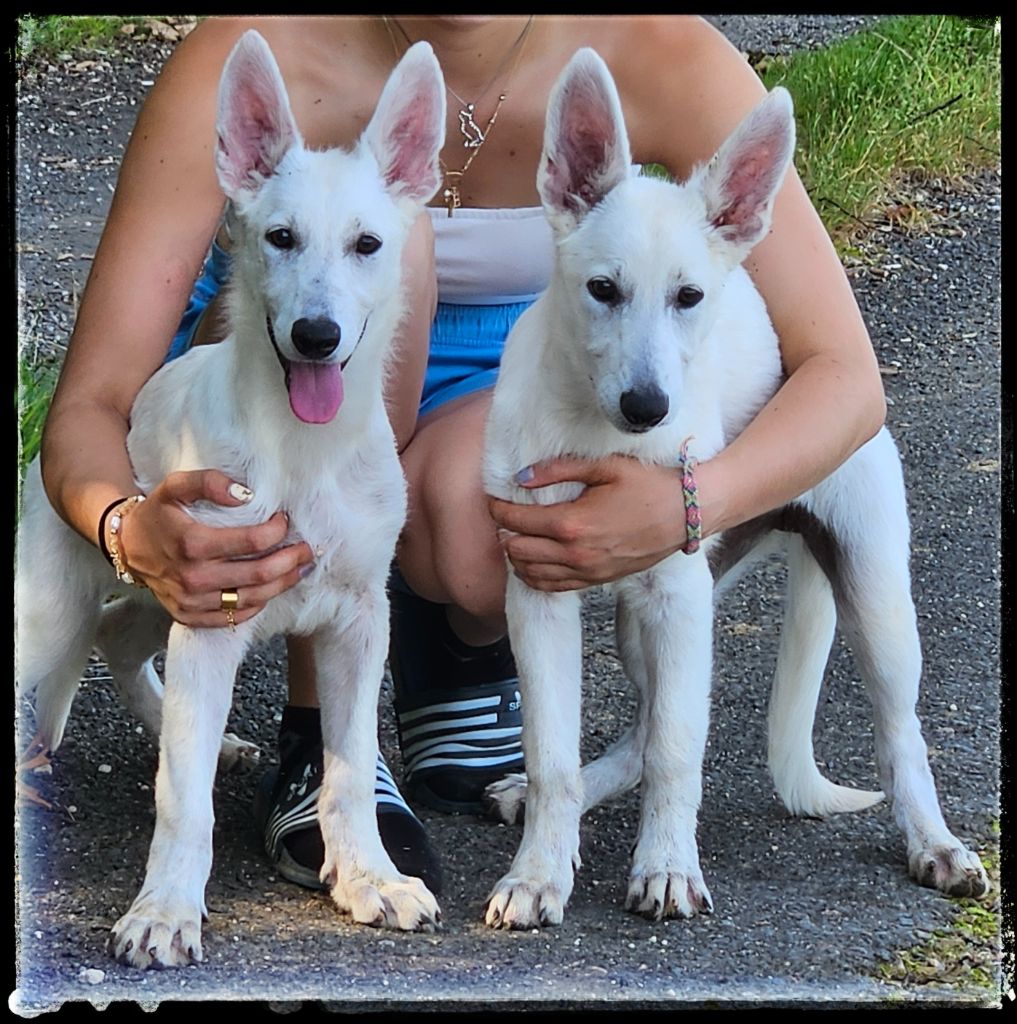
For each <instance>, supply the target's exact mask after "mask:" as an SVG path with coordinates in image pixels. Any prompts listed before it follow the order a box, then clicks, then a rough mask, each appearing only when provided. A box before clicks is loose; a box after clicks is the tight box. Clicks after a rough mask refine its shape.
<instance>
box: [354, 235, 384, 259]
mask: <svg viewBox="0 0 1017 1024" xmlns="http://www.w3.org/2000/svg"><path fill="white" fill-rule="evenodd" d="M355 248H356V250H357V254H358V255H360V256H370V255H371V253H372V252H377V251H378V250H379V249H380V248H381V239H380V238H378V237H377V236H375V235H361V236H360V237H359V238H358V239H357V244H356V246H355Z"/></svg>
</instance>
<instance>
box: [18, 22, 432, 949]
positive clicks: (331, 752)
mask: <svg viewBox="0 0 1017 1024" xmlns="http://www.w3.org/2000/svg"><path fill="white" fill-rule="evenodd" d="M217 130H218V133H219V146H218V150H217V154H216V166H217V171H218V175H219V181H220V184H221V186H222V188H223V191H224V192H225V193H226V195H227V196H228V197H229V199H230V202H231V204H232V216H231V226H232V233H233V248H232V250H231V260H232V266H233V273H232V280H231V284H230V293H229V314H230V325H231V328H232V331H231V334H230V336H229V337H228V338H227V339H226V340H225V341H224V342H222V343H221V344H219V345H211V346H203V347H200V348H196V349H194V350H193V351H192V352H190V353H189V354H188V355H186V356H185V357H183V358H180V359H178V360H176V361H174V362H172V363H170V364H169V365H167V366H165V367H164V368H163V369H162V370H161V371H160V372H159V373H158V374H156V375H155V377H153V379H152V380H151V381H150V382H149V383H148V384H147V385H146V386H145V388H143V389H142V391H141V392H140V394H139V396H138V398H137V400H136V402H135V405H134V407H133V410H132V416H131V430H130V434H129V437H128V449H129V453H130V456H131V462H132V466H133V469H134V473H135V477H136V481H137V484H138V489H139V491H140V492H141V493H145V492H148V491H150V490H151V489H152V488H154V487H155V486H156V485H157V484H158V483H159V482H160V481H161V480H163V479H164V478H165V477H166V476H167V475H168V474H170V473H173V472H175V471H181V470H194V469H201V468H205V467H215V468H217V469H219V470H222V471H223V472H225V473H227V474H228V475H230V476H232V477H233V478H234V479H237V480H242V481H245V482H246V483H247V484H248V485H249V487H250V489H251V491H252V492H253V497H252V498H251V500H250V501H249V502H248V504H246V505H244V506H241V507H237V508H225V507H220V506H214V505H211V504H208V503H201V504H199V505H195V506H192V508H191V511H192V512H193V514H194V516H195V518H196V519H199V520H200V521H201V522H204V523H207V524H212V525H230V526H238V525H250V524H255V523H260V522H264V521H265V520H266V519H267V518H269V517H270V516H271V515H272V514H274V513H275V512H276V511H277V510H280V509H281V510H284V511H285V512H286V513H287V515H288V516H289V520H290V527H291V534H290V538H288V539H289V540H293V539H303V540H305V541H306V542H307V543H308V544H309V545H310V546H311V548H312V550H313V551H314V552H315V566H314V570H313V572H312V573H311V574H310V575H309V576H308V577H307V578H306V579H304V580H303V581H302V582H301V583H299V584H298V585H297V586H296V587H294V588H293V589H291V590H289V591H287V592H286V593H284V594H282V595H281V596H279V597H277V598H275V599H274V600H272V601H271V602H270V603H269V604H268V606H267V607H266V608H265V609H264V610H263V611H262V612H261V613H260V614H259V615H257V616H254V617H253V618H250V619H248V620H246V621H244V622H242V623H241V624H239V625H237V626H236V628H235V630H230V629H227V628H222V629H193V628H188V627H184V626H182V625H180V624H176V623H174V624H172V627H171V626H170V622H169V619H168V616H167V615H166V613H165V611H164V610H163V609H162V608H161V607H160V606H158V605H157V604H156V603H155V601H154V599H152V598H151V597H150V595H148V593H147V592H142V591H139V590H136V589H131V588H128V587H124V586H122V585H121V586H119V588H117V587H116V586H115V585H114V583H113V580H112V575H111V572H110V567H109V565H108V564H107V563H106V561H105V560H104V558H103V557H102V555H101V554H100V553H99V552H98V550H97V549H96V548H95V547H94V546H92V545H91V544H89V543H87V542H86V541H84V540H83V539H82V538H81V537H79V536H78V535H77V534H76V533H74V532H73V531H72V530H70V529H69V528H68V527H67V526H66V525H65V524H64V523H63V522H62V520H60V519H59V518H58V517H57V516H56V515H55V513H54V512H53V510H52V509H51V508H50V506H49V503H48V502H47V500H46V497H45V494H44V492H43V490H42V486H41V479H40V476H39V470H38V466H37V465H36V466H34V467H33V468H32V472H31V476H30V482H29V485H28V487H27V488H26V495H25V509H24V514H23V517H22V521H21V525H20V535H19V564H18V593H17V598H18V600H17V606H18V629H19V634H18V679H19V684H20V686H21V687H22V688H23V689H24V690H26V691H31V690H33V689H34V690H37V707H36V710H37V725H38V728H39V730H40V740H41V742H42V744H43V745H44V746H46V747H48V748H49V749H51V750H52V749H56V747H57V746H58V745H59V743H60V740H61V738H62V736H63V731H64V726H65V723H66V719H67V715H68V713H69V711H70V706H71V702H72V700H73V697H74V693H75V691H76V689H77V684H78V680H79V679H80V676H81V671H82V668H83V665H84V661H85V659H86V658H87V655H88V653H89V651H90V649H91V647H92V645H93V642H94V643H95V644H96V645H97V646H99V647H100V648H101V649H103V650H104V652H106V654H107V660H108V662H109V664H110V667H111V671H112V672H113V674H114V676H115V678H116V683H117V687H118V689H119V690H120V691H121V693H122V695H123V696H124V698H125V700H126V702H127V703H128V704H129V705H130V706H131V707H132V709H134V710H135V711H136V712H137V713H138V714H139V715H141V716H142V718H143V720H144V721H145V722H146V724H148V725H149V727H150V728H151V729H153V730H155V731H159V730H160V726H161V735H160V752H159V770H158V776H157V779H156V811H157V816H156V826H155V835H154V838H153V841H152V845H151V849H150V853H149V858H148V866H147V870H146V876H145V881H144V884H143V885H142V888H141V892H140V893H139V895H138V897H137V898H136V899H135V901H134V904H133V905H132V907H131V908H130V910H129V911H128V912H127V914H125V915H124V916H123V917H122V918H121V919H120V920H119V921H118V922H117V924H116V925H115V927H114V929H113V935H112V939H111V947H112V951H113V953H114V955H116V956H117V958H118V959H120V960H121V961H123V962H125V963H130V964H133V965H135V966H138V967H148V966H174V965H180V964H186V963H188V962H189V961H191V960H200V959H201V958H202V954H201V936H200V919H201V917H202V916H203V915H204V914H205V913H206V911H205V905H204V890H205V884H206V881H207V879H208V875H209V871H210V868H211V863H212V823H213V808H212V782H213V777H214V773H215V767H216V758H217V755H218V753H219V750H220V744H221V743H222V735H223V728H224V726H225V723H226V717H227V713H228V711H229V706H230V700H231V695H232V687H233V682H234V678H235V675H236V671H237V668H238V666H239V664H240V661H241V659H242V657H243V655H244V653H245V652H246V650H247V649H248V648H249V647H250V645H251V644H252V643H254V642H255V641H258V640H263V639H267V638H269V637H271V636H273V635H275V634H277V633H281V632H288V633H294V634H305V635H311V636H312V637H313V641H314V650H315V657H316V663H317V665H318V667H319V670H318V690H319V697H320V700H321V707H322V730H323V735H324V746H325V776H324V783H323V792H322V796H321V801H320V804H319V812H320V820H321V825H322V832H323V837H324V842H325V863H324V866H323V869H322V877H323V878H324V879H326V880H327V881H328V882H329V885H330V887H331V891H332V896H333V898H334V900H335V902H336V904H337V905H338V907H339V908H340V909H341V910H343V911H347V912H349V913H350V914H351V915H352V916H353V919H354V920H356V921H359V922H365V923H368V924H385V925H388V926H390V927H395V928H401V929H421V928H432V927H433V926H434V925H435V923H436V921H437V919H438V908H437V904H436V902H435V900H434V897H433V896H432V894H431V893H430V892H429V891H428V890H427V888H426V887H425V886H424V884H423V883H422V882H421V881H420V880H419V879H416V878H410V877H407V876H404V875H401V874H400V873H399V872H398V871H397V869H396V868H395V866H394V865H393V863H392V861H391V859H390V858H389V856H388V854H387V853H386V851H385V849H384V847H383V846H382V844H381V840H380V838H379V835H378V827H377V821H376V817H375V807H374V797H373V783H374V766H375V759H376V757H377V731H376V716H377V701H378V693H379V688H380V683H381V679H382V675H383V672H384V660H385V655H386V650H387V641H388V601H387V597H386V592H385V584H386V579H387V576H388V572H389V566H390V563H391V559H392V556H393V552H394V548H395V542H396V538H397V536H398V533H399V530H400V529H401V527H402V524H403V521H404V518H405V511H406V495H405V482H404V479H403V475H402V470H401V467H400V464H399V459H398V456H397V453H396V448H395V442H394V438H393V434H392V429H391V427H390V425H389V421H388V417H387V414H386V411H385V406H384V401H383V380H384V374H385V367H386V361H387V358H388V354H389V349H390V343H391V340H392V338H393V336H394V334H395V332H396V329H397V327H398V324H399V321H400V319H401V317H402V315H403V313H404V309H403V304H402V299H401V288H400V277H401V272H402V267H401V251H402V247H403V243H404V241H405V239H406V236H407V234H408V231H409V229H410V226H411V224H412V223H413V221H414V220H415V218H416V217H417V216H418V215H419V213H420V211H421V209H422V207H423V205H424V204H425V203H426V202H427V201H428V199H430V198H431V196H432V195H433V194H434V192H435V191H436V190H437V188H438V185H439V183H440V168H439V163H438V154H439V152H440V150H441V146H442V144H443V141H444V133H445V97H444V83H443V79H442V75H441V71H440V69H439V67H438V63H437V61H436V60H435V58H434V55H433V53H432V52H431V49H430V47H429V46H427V45H426V44H423V43H421V44H418V45H417V46H414V47H412V48H411V49H410V50H408V51H407V54H406V56H405V57H404V59H403V60H402V61H401V62H400V64H399V66H398V67H397V68H396V70H395V71H394V72H393V74H392V76H391V77H390V79H389V81H388V83H387V84H386V87H385V89H384V91H383V93H382V96H381V98H380V100H379V103H378V107H377V109H376V111H375V114H374V116H373V117H372V119H371V121H370V123H369V124H368V126H367V128H366V129H365V130H364V133H363V135H362V137H361V139H360V141H359V142H358V144H357V145H356V146H355V147H353V148H352V149H350V150H349V151H346V150H342V149H334V150H328V151H321V152H316V151H312V150H309V149H307V148H305V147H304V145H303V142H302V139H301V137H300V134H299V131H298V129H297V126H296V123H295V121H294V119H293V115H292V112H291V110H290V105H289V100H288V98H287V95H286V89H285V85H284V83H283V80H282V77H281V75H280V73H279V70H278V67H277V65H276V63H275V59H274V57H273V56H272V54H271V51H270V50H269V48H268V46H267V45H266V43H265V42H264V40H263V39H262V38H261V36H260V35H258V34H257V33H256V32H248V33H246V34H245V35H244V36H243V37H242V39H241V40H240V41H239V42H238V44H237V46H236V47H235V48H234V51H233V52H232V54H231V55H230V57H229V59H228V61H227V64H226V67H225V69H224V72H223V77H222V81H221V85H220V96H219V114H218V121H217ZM57 579H59V580H61V582H62V585H61V586H60V587H57V588H53V587H51V586H48V585H47V582H48V581H52V580H57ZM115 589H119V592H120V593H121V594H122V595H123V596H122V598H121V599H120V600H119V601H117V602H115V603H113V604H106V605H104V604H103V599H104V598H105V597H106V596H107V595H108V594H109V593H110V592H111V591H113V590H115ZM241 599H242V591H241ZM241 607H242V605H241ZM167 630H168V631H169V640H168V649H167V655H166V670H165V675H166V683H165V694H164V696H163V693H162V688H161V686H160V684H159V682H158V679H157V677H156V676H155V673H154V671H153V669H152V667H151V657H152V655H153V654H154V653H156V651H157V650H158V648H159V647H160V646H161V645H162V644H164V643H165V640H166V631H167Z"/></svg>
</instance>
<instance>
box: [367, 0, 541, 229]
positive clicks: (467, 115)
mask: <svg viewBox="0 0 1017 1024" xmlns="http://www.w3.org/2000/svg"><path fill="white" fill-rule="evenodd" d="M533 17H534V16H533V15H532V14H531V15H530V17H529V19H528V20H527V22H526V24H525V25H524V26H523V30H522V32H520V33H519V36H518V38H517V39H516V41H515V42H514V43H513V44H512V45H511V46H510V47H509V49H508V52H507V53H506V54H505V56H504V57H503V58H502V59H501V61H500V63H499V64H498V67H497V69H496V70H495V72H494V75H493V76H492V77H491V80H490V81H489V82H488V83H487V85H485V86H484V88H483V89H482V90H481V92H480V95H479V96H478V97H477V99H476V100H475V101H474V102H472V103H469V102H467V101H466V100H464V99H463V98H462V97H461V96H460V95H459V94H458V93H457V92H456V91H455V90H454V89H453V88H452V86H450V85H449V84H448V82H446V83H445V88H446V89H447V90H448V91H449V92H450V93H451V94H452V96H454V97H455V99H457V100H458V101H459V103H460V104H461V107H460V110H459V131H460V133H461V134H462V136H463V139H464V140H465V141H464V142H463V148H464V149H469V150H470V151H471V152H470V155H469V156H468V157H467V158H466V163H464V164H463V166H462V167H460V168H459V170H454V169H451V168H449V167H448V166H447V165H446V164H445V161H444V160H442V161H441V169H442V172H443V173H444V175H445V188H444V190H443V191H442V194H441V195H442V199H444V200H445V207H446V209H447V210H448V215H449V216H450V217H451V216H452V214H453V213H454V212H455V211H456V210H457V209H459V207H460V206H461V205H462V199H461V196H460V193H459V185H460V182H462V180H463V175H464V174H465V173H466V172H467V171H468V170H469V169H470V164H472V163H473V161H474V159H475V158H476V156H477V153H479V152H480V147H481V146H483V144H484V143H485V142H486V141H487V136H488V133H489V132H490V131H491V129H492V128H493V127H494V123H495V121H497V120H498V113H499V112H500V110H501V105H502V104H503V103H504V102H505V100H506V99H508V90H507V88H506V90H505V91H504V92H502V93H500V94H499V96H498V103H497V105H496V106H495V108H494V112H493V113H492V114H491V117H490V119H489V120H488V122H487V124H486V125H485V126H484V127H483V128H481V127H480V125H479V124H477V122H476V121H475V120H474V117H473V114H474V111H475V110H476V108H477V104H478V103H479V102H480V101H481V100H482V99H483V98H484V97H485V96H486V95H487V93H488V90H489V89H490V88H491V86H492V85H494V83H495V82H496V81H497V80H498V77H499V75H501V73H502V71H503V70H504V69H505V65H506V64H507V63H508V60H509V58H510V57H511V56H512V54H513V53H515V61H514V62H513V64H512V68H511V69H510V71H509V74H508V79H507V80H506V85H507V84H508V83H509V82H511V81H512V76H513V75H514V74H515V72H516V68H517V67H518V66H519V60H520V58H521V57H522V54H523V46H524V44H525V43H526V38H527V36H528V35H529V34H530V29H531V28H532V26H533ZM382 21H383V22H384V23H385V28H386V29H387V30H388V36H389V39H391V40H392V48H393V51H394V52H395V55H396V59H397V60H398V59H399V56H400V54H399V46H398V44H397V43H396V38H395V35H394V34H393V32H392V24H391V23H392V22H395V26H396V28H397V29H399V32H400V34H401V35H402V37H403V39H405V40H406V44H407V46H412V45H413V42H412V40H411V39H410V37H409V36H408V35H407V34H406V29H404V28H403V27H402V25H400V24H399V22H398V21H396V20H395V19H394V18H391V19H390V18H388V17H386V16H384V15H382Z"/></svg>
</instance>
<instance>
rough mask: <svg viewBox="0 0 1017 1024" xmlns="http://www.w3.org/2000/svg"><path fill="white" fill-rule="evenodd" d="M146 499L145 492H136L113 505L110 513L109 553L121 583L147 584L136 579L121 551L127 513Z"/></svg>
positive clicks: (138, 585)
mask: <svg viewBox="0 0 1017 1024" xmlns="http://www.w3.org/2000/svg"><path fill="white" fill-rule="evenodd" d="M144 500H145V495H143V494H135V495H132V496H131V497H130V498H124V499H123V500H122V501H120V502H119V503H118V504H116V505H114V506H113V510H112V512H110V515H109V553H110V560H111V561H112V562H113V569H114V570H115V572H116V574H117V579H118V580H119V581H120V582H121V583H129V584H131V586H134V587H144V586H145V584H144V583H143V582H142V581H141V580H136V579H135V578H134V576H133V575H132V574H131V572H130V570H129V569H128V568H127V562H126V561H124V557H123V554H122V553H121V551H120V529H121V527H122V526H123V522H124V518H125V517H126V515H127V513H128V512H130V511H131V509H133V508H135V507H136V506H137V505H140V504H141V503H142V502H143V501H144Z"/></svg>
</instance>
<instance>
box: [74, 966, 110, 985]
mask: <svg viewBox="0 0 1017 1024" xmlns="http://www.w3.org/2000/svg"><path fill="white" fill-rule="evenodd" d="M78 980H79V981H87V982H88V984H89V985H98V984H100V983H101V982H103V981H105V980H106V972H105V971H100V970H99V969H98V968H96V967H89V968H88V969H87V970H82V971H81V973H80V974H79V975H78Z"/></svg>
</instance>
